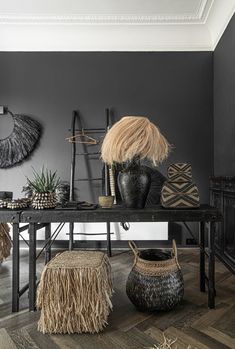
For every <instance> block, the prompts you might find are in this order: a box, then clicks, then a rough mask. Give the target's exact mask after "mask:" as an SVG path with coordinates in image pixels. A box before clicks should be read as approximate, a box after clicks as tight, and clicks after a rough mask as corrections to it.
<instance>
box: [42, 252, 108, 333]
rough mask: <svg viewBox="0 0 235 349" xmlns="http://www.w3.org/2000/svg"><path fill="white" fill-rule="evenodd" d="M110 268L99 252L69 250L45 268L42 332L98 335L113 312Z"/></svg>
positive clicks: (105, 258) (105, 257) (43, 275)
mask: <svg viewBox="0 0 235 349" xmlns="http://www.w3.org/2000/svg"><path fill="white" fill-rule="evenodd" d="M112 292H113V288H112V280H111V266H110V263H109V259H108V257H107V255H105V254H104V253H102V252H100V251H66V252H63V253H61V254H58V255H56V257H55V258H53V259H52V260H51V261H50V262H49V263H48V264H47V265H46V266H45V268H44V270H43V273H42V276H41V280H40V284H39V288H38V293H37V307H38V309H41V316H40V319H39V322H38V330H39V331H41V332H43V333H60V334H64V333H82V332H88V333H96V332H100V331H102V330H103V329H104V327H105V326H106V325H107V318H108V315H109V312H110V310H111V309H112V303H111V300H110V298H111V295H112Z"/></svg>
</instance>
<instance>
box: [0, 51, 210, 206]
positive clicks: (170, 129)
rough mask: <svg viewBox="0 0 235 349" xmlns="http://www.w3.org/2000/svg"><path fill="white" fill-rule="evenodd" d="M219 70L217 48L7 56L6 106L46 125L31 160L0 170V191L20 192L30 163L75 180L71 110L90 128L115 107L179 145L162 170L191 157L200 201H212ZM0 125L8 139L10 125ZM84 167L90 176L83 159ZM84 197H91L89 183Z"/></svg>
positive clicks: (0, 60) (0, 99)
mask: <svg viewBox="0 0 235 349" xmlns="http://www.w3.org/2000/svg"><path fill="white" fill-rule="evenodd" d="M212 68H213V65H212V53H211V52H167V53H163V52H161V53H160V52H155V53H147V52H146V53H138V52H135V53H114V52H112V53H111V52H109V53H94V52H93V53H92V52H91V53H69V52H68V53H61V52H58V53H39V52H38V53H37V52H35V53H0V104H5V105H8V106H9V108H10V109H11V110H12V111H14V112H16V113H17V112H19V113H26V114H30V115H32V116H34V117H35V118H36V119H37V120H39V121H40V122H41V123H42V125H43V127H44V133H43V136H42V138H41V142H40V146H39V147H38V149H37V150H36V151H35V152H34V153H33V154H32V156H31V158H30V159H29V160H28V161H26V162H24V163H22V164H21V165H20V166H17V167H14V168H11V169H7V170H3V169H1V170H0V190H3V189H4V190H13V191H14V194H15V197H18V196H19V195H20V190H21V187H22V186H23V184H24V183H25V175H30V174H31V172H32V170H31V166H34V167H35V169H38V168H40V167H41V166H42V165H43V164H45V165H46V166H48V167H50V168H52V169H58V173H59V175H60V176H61V178H63V179H69V172H70V145H69V144H68V143H67V142H66V141H65V138H66V136H67V135H68V131H67V130H68V128H69V127H70V123H71V113H72V110H73V109H80V111H81V114H82V117H83V119H84V123H85V126H86V127H100V126H102V125H104V120H105V119H104V109H105V107H107V106H109V107H112V108H113V111H114V118H115V119H116V120H117V119H119V118H120V117H121V116H123V115H126V114H131V115H146V116H148V117H149V118H150V119H151V120H152V121H153V122H155V123H156V124H157V125H158V126H159V127H160V128H161V131H162V132H163V134H164V135H165V136H166V137H167V139H168V140H169V142H170V143H171V144H173V146H174V149H173V151H172V154H171V155H170V157H169V160H168V161H167V162H166V163H165V164H164V165H163V166H162V167H161V168H160V170H162V171H163V173H165V168H166V166H167V164H169V163H171V162H176V161H187V162H190V163H191V164H192V166H193V174H194V179H195V181H196V182H197V183H198V185H199V189H200V193H201V199H202V201H204V202H205V201H207V200H208V176H209V175H211V174H212V170H213V156H212V154H213V127H212V126H213V115H212V109H213V96H212V93H213V89H212V73H213V69H212ZM0 122H2V126H1V124H0V129H2V133H1V135H0V136H1V137H4V136H6V133H7V132H9V130H8V131H6V128H5V127H4V128H3V126H4V120H3V119H2V121H1V120H0ZM3 129H4V132H3ZM3 133H4V134H3ZM97 168H99V166H98V165H97ZM79 170H80V174H81V177H84V176H86V172H85V168H84V164H81V165H80V166H79ZM98 193H100V189H98V190H97V192H96V194H98ZM79 195H80V198H81V199H87V200H88V199H90V195H88V190H87V187H86V185H85V184H84V185H83V186H82V189H81V190H80V191H79Z"/></svg>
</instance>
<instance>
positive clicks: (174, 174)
mask: <svg viewBox="0 0 235 349" xmlns="http://www.w3.org/2000/svg"><path fill="white" fill-rule="evenodd" d="M168 178H169V180H170V181H171V182H187V181H191V180H192V167H191V165H190V164H187V163H176V164H172V165H170V166H169V167H168Z"/></svg>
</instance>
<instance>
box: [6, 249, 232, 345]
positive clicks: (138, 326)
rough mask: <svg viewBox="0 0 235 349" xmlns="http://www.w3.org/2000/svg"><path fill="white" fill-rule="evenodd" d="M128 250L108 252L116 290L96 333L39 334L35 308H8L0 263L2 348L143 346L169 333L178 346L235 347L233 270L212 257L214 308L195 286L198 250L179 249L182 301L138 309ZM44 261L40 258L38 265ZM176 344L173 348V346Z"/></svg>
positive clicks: (24, 276)
mask: <svg viewBox="0 0 235 349" xmlns="http://www.w3.org/2000/svg"><path fill="white" fill-rule="evenodd" d="M21 259H22V262H21V277H22V281H23V282H24V281H25V280H26V279H27V272H28V263H27V261H28V255H27V252H26V251H22V258H21ZM132 261H133V257H132V255H131V253H129V252H116V253H115V256H114V257H112V258H111V263H112V270H113V277H114V288H115V294H114V296H113V304H114V309H113V312H112V314H111V315H110V317H109V325H108V327H107V328H106V330H105V331H104V332H103V333H102V334H97V335H87V334H84V335H64V336H62V335H53V336H49V335H43V334H41V333H39V332H38V331H37V320H38V317H39V314H38V313H37V312H35V313H29V312H28V310H27V309H26V306H27V294H26V295H24V297H23V299H22V303H21V311H20V312H19V313H16V314H11V304H10V301H11V260H10V259H9V260H7V261H6V262H4V263H3V265H2V266H1V267H0V283H1V288H0V349H16V348H20V349H39V348H41V349H46V348H50V349H59V348H63V349H75V348H76V349H116V348H123V349H141V348H148V347H153V346H154V344H158V343H159V342H162V341H163V332H164V333H165V335H166V337H167V338H172V339H174V338H177V339H178V340H177V343H176V344H177V345H178V349H185V348H187V347H188V345H191V348H197V349H227V348H232V349H235V276H233V275H232V274H231V273H230V272H229V271H228V270H226V268H225V267H224V266H223V265H222V264H221V263H220V262H219V261H216V284H217V297H216V309H215V310H208V308H207V294H202V293H200V292H199V290H198V251H197V250H196V249H193V250H192V249H190V250H189V249H186V250H180V252H179V261H180V264H181V266H182V270H183V274H184V280H185V297H184V301H183V304H181V305H179V306H178V307H177V308H176V309H175V310H173V311H171V312H168V313H154V314H146V313H141V312H138V311H137V310H136V309H135V308H134V306H133V305H132V304H131V303H130V302H129V300H128V298H127V296H126V294H125V282H126V278H127V275H128V273H129V271H130V268H131V265H132ZM42 267H43V260H41V261H40V263H39V265H38V270H41V269H42ZM176 344H175V345H173V347H172V348H176Z"/></svg>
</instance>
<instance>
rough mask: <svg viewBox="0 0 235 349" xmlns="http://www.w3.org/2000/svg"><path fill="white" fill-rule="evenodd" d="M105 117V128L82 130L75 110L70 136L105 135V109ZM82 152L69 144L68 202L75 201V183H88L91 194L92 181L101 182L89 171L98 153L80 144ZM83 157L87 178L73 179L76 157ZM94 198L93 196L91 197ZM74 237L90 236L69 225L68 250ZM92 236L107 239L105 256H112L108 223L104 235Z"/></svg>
mask: <svg viewBox="0 0 235 349" xmlns="http://www.w3.org/2000/svg"><path fill="white" fill-rule="evenodd" d="M105 116H106V127H105V128H83V125H82V121H81V117H80V115H79V112H78V111H77V110H74V111H73V115H72V124H71V129H70V131H71V136H72V137H74V136H75V135H76V132H82V131H84V132H88V133H93V134H99V133H101V134H105V133H106V132H107V130H108V129H109V127H110V110H109V109H108V108H107V109H105ZM81 146H82V151H80V152H77V144H76V142H72V143H71V168H70V195H69V200H70V201H74V200H75V182H82V181H88V182H89V184H90V186H91V192H92V193H93V188H92V182H93V181H102V180H103V178H102V176H101V177H98V178H93V177H92V171H91V164H90V160H92V158H90V156H91V155H99V154H100V152H97V151H95V152H89V151H88V150H87V147H86V146H85V144H81ZM79 156H84V159H85V165H86V168H87V174H88V178H75V172H76V165H77V162H78V161H77V157H79ZM108 173H109V172H108V166H107V165H105V168H104V184H105V188H104V189H105V195H109V194H110V188H109V182H108ZM93 196H94V195H93ZM74 235H91V234H89V233H74V223H73V222H71V223H69V250H72V249H73V247H74ZM92 235H106V239H107V254H108V256H109V257H111V255H112V250H111V231H110V222H106V233H96V234H92Z"/></svg>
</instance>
